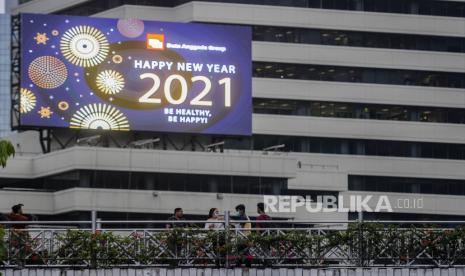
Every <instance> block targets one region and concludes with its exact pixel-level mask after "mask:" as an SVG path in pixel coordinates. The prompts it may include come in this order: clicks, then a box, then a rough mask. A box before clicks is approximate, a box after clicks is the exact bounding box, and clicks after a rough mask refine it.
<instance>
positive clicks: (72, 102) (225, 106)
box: [20, 14, 252, 135]
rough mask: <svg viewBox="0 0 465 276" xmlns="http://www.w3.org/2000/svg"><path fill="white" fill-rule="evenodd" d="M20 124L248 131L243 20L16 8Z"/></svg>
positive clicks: (247, 37) (247, 38)
mask: <svg viewBox="0 0 465 276" xmlns="http://www.w3.org/2000/svg"><path fill="white" fill-rule="evenodd" d="M20 32H21V56H22V58H21V65H20V68H21V89H20V127H21V128H28V127H63V128H74V129H108V130H121V131H130V130H135V131H157V132H182V133H202V134H224V135H251V128H252V127H251V125H252V95H251V73H252V72H251V70H252V69H251V30H250V28H249V27H243V26H229V25H213V24H197V23H169V22H156V21H142V20H139V19H103V18H89V17H76V16H58V15H39V14H22V15H21V31H20Z"/></svg>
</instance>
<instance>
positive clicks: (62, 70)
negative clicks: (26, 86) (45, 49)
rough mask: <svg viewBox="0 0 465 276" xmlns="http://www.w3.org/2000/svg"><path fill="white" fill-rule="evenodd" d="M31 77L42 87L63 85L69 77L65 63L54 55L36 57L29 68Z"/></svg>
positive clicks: (50, 87)
mask: <svg viewBox="0 0 465 276" xmlns="http://www.w3.org/2000/svg"><path fill="white" fill-rule="evenodd" d="M28 73H29V78H30V79H31V81H32V82H33V83H34V84H35V85H37V86H39V87H40V88H46V89H53V88H57V87H58V86H60V85H62V84H63V83H64V82H65V81H66V78H67V77H68V69H66V66H65V64H64V63H63V62H62V61H61V60H59V59H57V58H56V57H52V56H41V57H38V58H36V59H34V60H33V61H32V62H31V64H30V65H29V68H28Z"/></svg>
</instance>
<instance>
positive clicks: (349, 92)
mask: <svg viewBox="0 0 465 276" xmlns="http://www.w3.org/2000/svg"><path fill="white" fill-rule="evenodd" d="M252 91H253V96H254V97H256V98H276V99H295V100H320V101H336V102H337V101H340V102H355V103H379V104H399V105H419V106H439V107H456V108H465V89H451V88H442V87H422V86H405V85H404V86H401V85H385V84H372V83H350V82H328V81H307V80H285V79H270V78H254V79H253V82H252Z"/></svg>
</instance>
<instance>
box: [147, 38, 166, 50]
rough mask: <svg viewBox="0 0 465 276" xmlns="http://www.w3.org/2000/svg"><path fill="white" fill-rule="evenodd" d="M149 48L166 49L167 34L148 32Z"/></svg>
mask: <svg viewBox="0 0 465 276" xmlns="http://www.w3.org/2000/svg"><path fill="white" fill-rule="evenodd" d="M147 49H149V50H164V49H165V35H164V34H147Z"/></svg>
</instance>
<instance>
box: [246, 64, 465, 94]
mask: <svg viewBox="0 0 465 276" xmlns="http://www.w3.org/2000/svg"><path fill="white" fill-rule="evenodd" d="M253 76H254V77H257V78H277V79H300V80H319V81H337V82H359V83H377V84H390V85H415V86H430V87H449V88H465V74H464V73H453V72H431V71H416V70H401V69H381V68H364V67H346V66H334V65H314V64H290V63H276V62H258V61H256V62H253Z"/></svg>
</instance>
